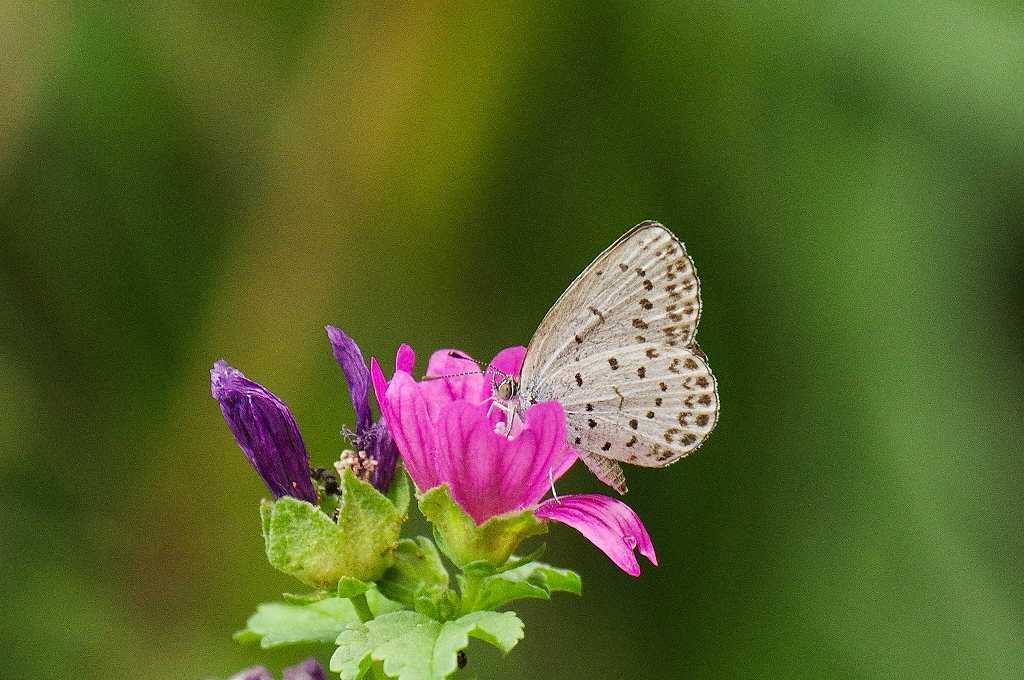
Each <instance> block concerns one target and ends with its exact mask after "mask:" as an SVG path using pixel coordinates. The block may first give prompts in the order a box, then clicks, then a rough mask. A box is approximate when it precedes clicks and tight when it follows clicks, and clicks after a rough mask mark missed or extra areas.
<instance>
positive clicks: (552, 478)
mask: <svg viewBox="0 0 1024 680" xmlns="http://www.w3.org/2000/svg"><path fill="white" fill-rule="evenodd" d="M548 482H550V483H551V497H552V498H554V499H555V502H556V503H558V504H559V505H561V504H562V499H561V498H559V497H558V492H557V491H555V471H554V470H553V469H551V468H548Z"/></svg>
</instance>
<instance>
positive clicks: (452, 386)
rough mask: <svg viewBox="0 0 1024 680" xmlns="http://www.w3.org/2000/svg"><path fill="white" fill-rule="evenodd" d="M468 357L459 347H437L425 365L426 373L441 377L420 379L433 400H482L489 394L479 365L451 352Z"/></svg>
mask: <svg viewBox="0 0 1024 680" xmlns="http://www.w3.org/2000/svg"><path fill="white" fill-rule="evenodd" d="M453 353H454V354H456V355H462V356H467V357H468V356H469V355H468V354H466V353H465V352H462V351H461V350H454V349H440V350H438V351H436V352H434V353H433V354H432V355H430V363H429V365H428V366H427V376H429V377H434V378H440V377H441V376H451V377H444V378H442V379H441V380H430V381H423V382H422V383H421V384H422V385H423V387H424V388H425V389H428V390H429V391H430V397H428V398H432V399H434V400H444V401H453V400H455V399H465V400H467V401H471V402H481V401H483V400H484V399H486V398H487V397H489V396H490V393H491V389H490V382H489V381H488V379H487V378H486V377H485V376H484V374H483V369H481V368H480V366H479V365H478V364H476V363H475V362H474V361H472V360H467V359H460V358H458V356H452V354H453Z"/></svg>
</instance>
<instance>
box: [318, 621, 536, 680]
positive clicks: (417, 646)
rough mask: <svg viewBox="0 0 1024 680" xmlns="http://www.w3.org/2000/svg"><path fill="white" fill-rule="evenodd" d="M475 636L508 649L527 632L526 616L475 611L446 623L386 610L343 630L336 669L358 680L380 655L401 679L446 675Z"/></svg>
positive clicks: (333, 667) (424, 679) (387, 668)
mask: <svg viewBox="0 0 1024 680" xmlns="http://www.w3.org/2000/svg"><path fill="white" fill-rule="evenodd" d="M470 637H475V638H478V639H480V640H483V641H484V642H487V643H489V644H491V645H494V646H495V647H497V648H498V649H500V650H501V651H502V652H503V653H506V654H507V653H508V652H509V651H510V650H511V649H512V648H513V647H515V645H516V643H518V642H519V640H521V639H522V638H523V622H522V621H520V620H519V618H518V617H517V616H516V615H515V614H513V613H511V612H500V613H499V612H473V613H472V614H469V615H467V616H463V617H462V618H460V619H457V620H455V621H448V622H447V623H440V622H438V621H435V620H433V619H431V618H429V617H427V616H424V615H422V614H419V613H417V612H410V611H403V612H396V613H394V614H386V615H384V616H380V617H377V618H376V619H374V620H372V621H368V622H367V623H364V624H358V625H353V626H349V627H348V628H347V629H345V630H344V631H342V633H341V634H340V635H339V636H338V649H337V651H335V653H334V656H333V657H331V670H332V671H335V672H337V673H341V677H342V680H359V678H362V677H364V676H365V675H366V673H367V672H368V671H369V670H370V668H371V667H372V666H373V664H374V662H376V661H380V662H382V663H383V670H384V673H385V674H386V675H387V676H388V677H391V678H397V680H443V679H444V678H447V677H448V676H450V675H451V674H452V673H454V672H455V671H456V670H457V669H458V661H457V654H458V652H459V650H460V649H465V648H466V647H467V646H469V638H470Z"/></svg>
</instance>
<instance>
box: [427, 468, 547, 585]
mask: <svg viewBox="0 0 1024 680" xmlns="http://www.w3.org/2000/svg"><path fill="white" fill-rule="evenodd" d="M419 504H420V512H422V513H423V516H424V517H426V518H427V519H428V520H430V523H431V524H432V525H433V527H434V538H435V539H436V540H437V545H438V547H439V548H440V549H441V551H442V552H444V554H445V555H447V556H448V558H449V559H450V560H451V561H452V562H453V563H455V565H456V566H459V567H463V566H465V565H468V564H471V563H473V562H478V561H483V562H487V563H488V564H491V565H493V566H495V567H498V566H501V565H503V564H504V563H505V562H506V561H507V560H508V558H509V557H510V556H511V555H512V553H513V551H515V549H516V548H517V547H518V546H519V544H520V543H522V542H523V541H524V540H526V539H527V538H530V537H531V536H539V535H541V534H544V533H547V530H548V528H547V524H545V523H544V522H542V521H541V520H539V519H537V518H536V517H535V516H534V514H533V511H532V510H520V511H518V512H507V513H505V514H502V515H495V516H494V517H491V518H490V519H488V520H487V521H486V522H484V523H483V524H480V525H477V523H476V522H474V521H473V518H472V517H470V516H469V514H467V513H466V511H465V510H463V509H462V508H461V507H459V504H458V503H456V502H455V501H454V500H453V499H452V495H451V493H450V492H449V490H448V486H447V485H446V484H442V485H441V486H438V487H434V488H433V489H431V490H429V491H427V492H426V493H424V494H423V495H422V496H420V497H419Z"/></svg>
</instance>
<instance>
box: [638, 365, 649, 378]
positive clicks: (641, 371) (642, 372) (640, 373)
mask: <svg viewBox="0 0 1024 680" xmlns="http://www.w3.org/2000/svg"><path fill="white" fill-rule="evenodd" d="M636 374H637V375H638V376H640V377H641V378H645V377H647V369H646V368H644V367H643V366H641V367H640V368H638V369H636Z"/></svg>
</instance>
